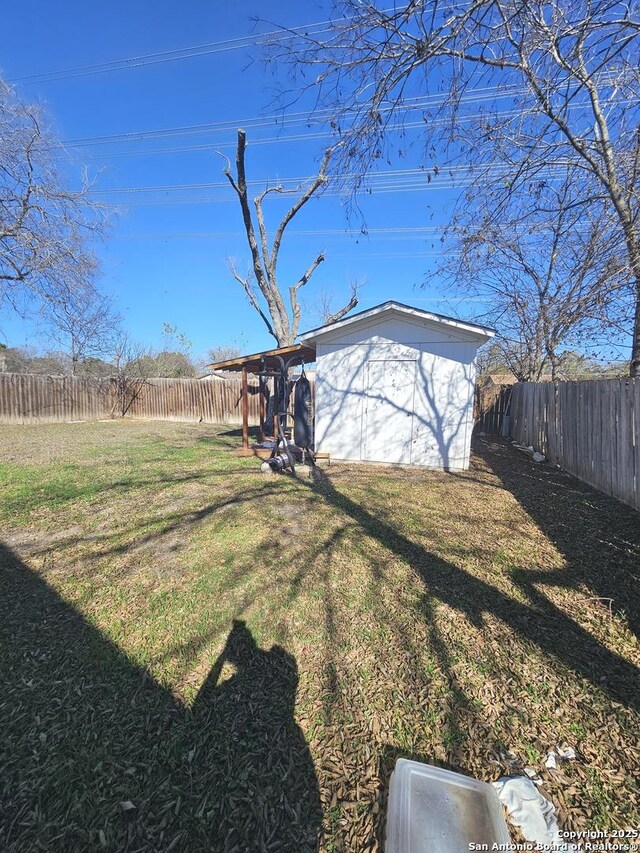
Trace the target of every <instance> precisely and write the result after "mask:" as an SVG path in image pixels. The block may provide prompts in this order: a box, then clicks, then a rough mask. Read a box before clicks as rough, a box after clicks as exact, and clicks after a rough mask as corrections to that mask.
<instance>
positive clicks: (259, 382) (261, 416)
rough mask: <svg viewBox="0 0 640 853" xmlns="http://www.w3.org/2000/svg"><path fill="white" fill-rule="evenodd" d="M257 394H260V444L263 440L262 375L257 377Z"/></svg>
mask: <svg viewBox="0 0 640 853" xmlns="http://www.w3.org/2000/svg"><path fill="white" fill-rule="evenodd" d="M258 394H259V396H260V401H259V402H260V444H262V442H263V441H264V432H263V429H262V428H263V426H264V379H263V378H262V376H261V377H260V378H259V379H258Z"/></svg>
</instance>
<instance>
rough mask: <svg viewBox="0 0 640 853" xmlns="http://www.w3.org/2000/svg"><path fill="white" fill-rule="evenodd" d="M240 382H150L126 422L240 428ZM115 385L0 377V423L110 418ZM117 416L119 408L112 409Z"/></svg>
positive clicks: (252, 411) (252, 417) (254, 398)
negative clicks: (147, 420)
mask: <svg viewBox="0 0 640 853" xmlns="http://www.w3.org/2000/svg"><path fill="white" fill-rule="evenodd" d="M240 390H241V386H240V380H239V379H235V378H232V379H213V380H208V379H206V380H198V379H149V380H147V381H146V382H145V384H144V387H143V388H142V391H141V393H140V395H139V397H138V398H137V399H135V400H134V401H133V402H132V404H131V406H130V407H129V409H128V410H127V415H126V416H127V417H129V418H144V419H150V420H178V421H185V422H190V423H193V422H199V421H202V422H204V423H220V424H240V423H242V409H241V405H240ZM249 390H250V394H249V423H250V424H252V425H255V424H257V423H258V419H259V416H260V415H259V399H258V393H257V390H258V386H257V383H251V384H250V386H249ZM115 395H116V388H115V380H113V379H87V378H84V377H77V376H66V377H65V376H35V375H29V374H19V373H0V423H2V424H31V423H62V422H65V421H75V420H77V421H81V420H95V419H98V418H109V417H111V416H112V414H113V412H114V404H115V402H116V396H115ZM116 410H117V407H116Z"/></svg>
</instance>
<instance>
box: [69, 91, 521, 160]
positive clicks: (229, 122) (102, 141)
mask: <svg viewBox="0 0 640 853" xmlns="http://www.w3.org/2000/svg"><path fill="white" fill-rule="evenodd" d="M524 92H525V89H524V88H523V87H522V86H516V85H513V86H507V87H500V86H480V87H477V88H475V89H469V90H467V92H466V93H465V95H463V96H462V98H461V102H462V103H474V102H477V101H484V100H487V99H489V98H492V96H493V98H492V99H495V98H496V97H498V98H502V97H513V96H514V95H518V94H523V93H524ZM444 100H445V96H444V95H441V94H438V95H430V96H415V97H412V98H409V99H407V100H405V102H404V103H403V106H402V111H403V112H410V111H412V110H417V109H424V108H426V107H429V106H436V105H438V104H440V103H442V102H443V101H444ZM392 109H394V108H393V107H391V106H388V107H381V108H380V112H381V113H384V112H390V111H391V110H392ZM395 109H397V108H395ZM356 112H357V110H356V109H353V110H350V111H349V112H348V113H345V116H347V117H348V116H349V115H355V114H356ZM312 115H313V119H317V117H318V116H320V120H315V121H313V123H315V124H318V125H321V124H322V123H323V120H324V119H327V118H330V117H331V116H332V112H331V110H330V109H329V108H326V109H320V110H314V111H313V114H312ZM310 121H312V118H311V115H310V113H309V111H307V110H299V111H296V112H293V113H286V114H283V113H282V112H277V113H271V114H270V115H262V116H250V117H248V118H244V119H226V120H224V121H219V122H210V123H205V124H195V125H194V124H191V125H178V126H175V127H164V128H155V129H152V130H144V131H131V132H128V133H115V134H109V135H104V136H88V137H84V138H78V139H70V140H65V141H63V142H62V145H64V146H66V147H69V148H76V147H87V146H93V145H108V144H112V143H117V142H140V141H144V140H153V139H168V138H172V137H175V136H193V135H197V134H202V133H211V132H214V131H218V130H219V131H224V130H235V129H236V128H237V127H244V128H246V129H249V130H255V129H259V128H261V127H271V126H272V122H273V123H279V124H280V127H282V128H284V127H288V126H292V125H298V124H308V123H309V122H310Z"/></svg>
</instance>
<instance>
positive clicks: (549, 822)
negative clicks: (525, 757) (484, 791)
mask: <svg viewBox="0 0 640 853" xmlns="http://www.w3.org/2000/svg"><path fill="white" fill-rule="evenodd" d="M493 785H494V787H495V789H496V791H497V792H498V799H499V800H500V802H501V803H502V805H503V806H505V808H506V809H507V813H508V815H509V820H510V821H511V823H513V825H514V826H517V827H519V828H520V830H521V832H522V834H523V835H524V837H525V838H526V839H527V841H532V842H535V843H537V844H541V845H545V846H546V847H547V848H549V849H551V850H558V851H563V853H574V851H577V850H578V848H577V847H576V846H575V845H574V844H569V843H567V842H566V841H564V839H563V838H562V837H561V835H560V829H559V827H558V821H557V820H556V810H555V809H554V807H553V804H552V803H550V802H549V800H547V799H546V798H545V797H543V796H542V794H541V793H540V791H538V789H537V788H536V786H535V785H534V784H533V782H532V781H531V779H527V777H526V776H502V777H501V778H500V779H498V781H497V782H494V783H493Z"/></svg>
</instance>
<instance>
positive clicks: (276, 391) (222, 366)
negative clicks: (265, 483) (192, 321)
mask: <svg viewBox="0 0 640 853" xmlns="http://www.w3.org/2000/svg"><path fill="white" fill-rule="evenodd" d="M315 360H316V348H315V346H314V345H309V344H295V345H293V346H289V347H279V348H278V349H272V350H265V351H264V352H258V353H253V354H252V355H244V356H240V357H239V358H228V359H225V360H224V361H216V362H214V363H213V364H210V365H209V368H210V369H211V370H215V371H227V372H233V373H238V372H240V373H241V376H242V391H241V395H242V446H241V447H240V448H238V451H237V453H238V455H239V456H259V457H262V458H267V457H270V456H273V455H274V451H275V449H276V448H277V445H278V442H279V441H280V440H281V441H282V442H283V449H284V450H285V451H286V452H287V455H289V450H288V442H287V441H286V440H285V434H287V435H289V434H290V430H289V424H288V422H287V420H288V418H291V417H292V415H291V413H290V412H289V411H288V401H289V385H288V383H289V379H290V375H291V371H292V370H293V369H294V368H296V367H302V368H303V370H304V365H305V364H312V363H313V362H315ZM250 373H251V374H252V375H254V376H257V377H258V394H259V405H260V438H259V444H258V446H254V447H251V446H250V445H249V379H248V377H249V374H250ZM270 379H272V380H273V393H272V394H271V397H269V393H268V383H269V381H270ZM268 399H269V400H270V403H271V405H268V403H267V400H268ZM268 410H270V411H268ZM267 436H273V438H274V441H275V445H274V444H273V443H272V446H271V447H267V446H262V445H264V444H265V438H266V437H267ZM309 449H310V448H309Z"/></svg>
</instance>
